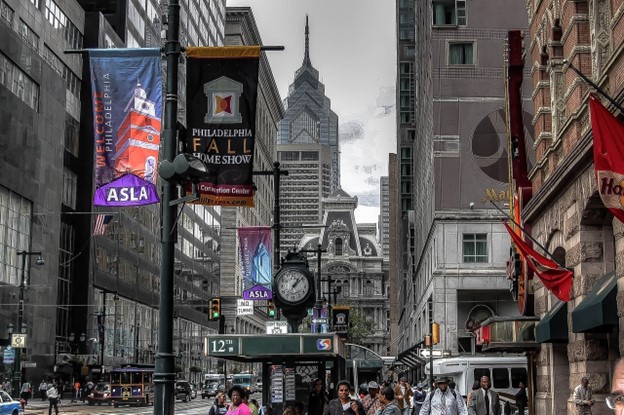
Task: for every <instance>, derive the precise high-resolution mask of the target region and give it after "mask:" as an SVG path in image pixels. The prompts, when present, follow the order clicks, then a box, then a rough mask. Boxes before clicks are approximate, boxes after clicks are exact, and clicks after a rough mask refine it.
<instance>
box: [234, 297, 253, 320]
mask: <svg viewBox="0 0 624 415" xmlns="http://www.w3.org/2000/svg"><path fill="white" fill-rule="evenodd" d="M253 309H254V308H253V301H251V300H243V299H238V300H236V315H237V316H249V315H252V314H253V313H254V310H253Z"/></svg>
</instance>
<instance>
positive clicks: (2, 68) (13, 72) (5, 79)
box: [0, 53, 39, 111]
mask: <svg viewBox="0 0 624 415" xmlns="http://www.w3.org/2000/svg"><path fill="white" fill-rule="evenodd" d="M0 84H2V85H4V86H6V87H7V88H8V89H9V90H10V91H11V92H13V93H14V94H15V95H17V96H18V97H19V98H20V99H21V100H22V101H24V102H25V103H26V104H28V106H29V107H30V108H32V109H34V110H35V111H37V110H38V109H39V85H38V84H36V83H35V81H33V80H32V79H31V78H30V77H29V76H28V75H27V74H26V73H25V72H24V71H22V70H21V69H20V68H19V67H18V66H17V65H15V64H14V63H13V62H12V61H11V60H9V58H7V57H6V55H4V54H2V53H0Z"/></svg>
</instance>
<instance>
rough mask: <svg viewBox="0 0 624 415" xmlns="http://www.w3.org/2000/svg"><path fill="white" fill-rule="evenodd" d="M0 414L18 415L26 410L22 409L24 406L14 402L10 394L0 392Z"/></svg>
mask: <svg viewBox="0 0 624 415" xmlns="http://www.w3.org/2000/svg"><path fill="white" fill-rule="evenodd" d="M0 413H1V414H11V415H17V414H23V413H24V410H23V409H22V405H21V404H20V403H19V401H14V400H13V398H11V397H10V396H9V394H8V393H6V392H5V391H3V390H0Z"/></svg>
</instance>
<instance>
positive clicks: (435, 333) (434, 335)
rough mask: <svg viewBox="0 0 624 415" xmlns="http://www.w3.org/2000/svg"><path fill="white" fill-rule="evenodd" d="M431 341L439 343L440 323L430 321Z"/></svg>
mask: <svg viewBox="0 0 624 415" xmlns="http://www.w3.org/2000/svg"><path fill="white" fill-rule="evenodd" d="M431 341H432V342H433V344H438V343H440V324H439V323H431Z"/></svg>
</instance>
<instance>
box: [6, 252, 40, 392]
mask: <svg viewBox="0 0 624 415" xmlns="http://www.w3.org/2000/svg"><path fill="white" fill-rule="evenodd" d="M17 255H18V256H21V257H22V272H21V274H20V285H19V303H18V305H17V307H18V308H17V328H18V329H21V334H26V328H27V327H26V323H24V289H25V288H26V258H29V257H31V256H33V255H36V256H37V257H38V258H37V261H36V264H37V265H45V261H44V260H43V257H42V256H41V255H42V253H41V252H40V251H32V252H31V251H17ZM10 330H11V337H12V338H13V333H12V332H13V328H11V329H10ZM20 337H21V338H22V339H23V338H25V336H20ZM11 343H13V344H14V342H13V341H12V342H11ZM20 346H22V347H16V348H19V349H23V348H24V345H20ZM21 358H22V351H21V350H19V351H17V352H16V353H15V361H14V367H13V396H14V397H19V394H20V390H21V387H22V363H21V360H22V359H21Z"/></svg>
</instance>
